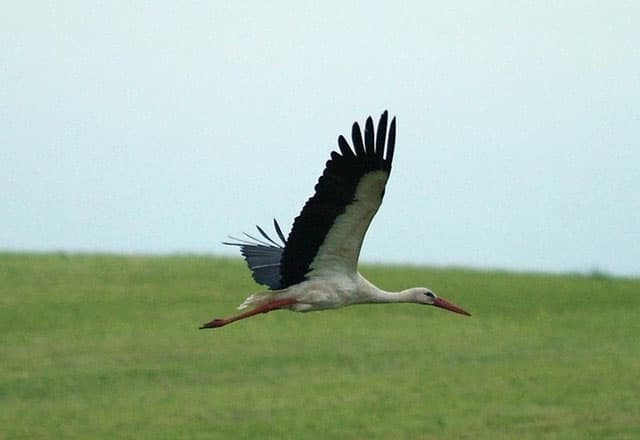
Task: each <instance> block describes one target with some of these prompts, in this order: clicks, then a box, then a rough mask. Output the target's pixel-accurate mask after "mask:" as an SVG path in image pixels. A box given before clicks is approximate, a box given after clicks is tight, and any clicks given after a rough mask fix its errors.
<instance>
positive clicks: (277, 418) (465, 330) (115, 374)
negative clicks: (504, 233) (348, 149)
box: [0, 254, 640, 439]
mask: <svg viewBox="0 0 640 440" xmlns="http://www.w3.org/2000/svg"><path fill="white" fill-rule="evenodd" d="M362 272H363V273H364V274H365V276H367V277H368V278H369V279H371V280H372V281H373V282H374V283H377V284H378V285H380V286H381V287H383V288H385V289H389V290H395V289H398V290H399V289H402V288H405V287H409V286H417V285H423V286H428V287H431V288H432V289H434V291H436V292H438V293H440V294H441V295H442V296H443V297H445V298H447V299H450V300H452V301H454V302H455V303H457V304H459V305H461V306H462V307H464V308H465V309H467V310H469V311H470V312H471V313H472V314H473V317H471V318H467V317H463V316H460V315H456V314H453V313H448V312H444V311H441V310H439V309H435V308H432V307H421V306H417V305H408V304H400V305H384V306H382V305H371V306H356V307H351V308H346V309H342V310H335V311H326V312H319V313H310V314H297V313H290V312H283V311H280V312H274V313H271V314H268V315H261V316H258V317H255V318H252V319H249V320H246V321H243V322H239V323H236V324H232V325H230V326H228V327H225V328H222V329H218V330H208V331H202V330H197V328H198V326H199V325H200V324H201V323H203V322H205V321H208V320H210V319H211V318H213V317H219V316H225V315H228V314H231V313H234V312H235V307H236V306H237V305H238V304H239V303H240V302H241V301H242V300H243V299H244V297H245V296H247V295H248V294H249V293H251V292H254V291H257V290H260V288H259V286H256V285H255V284H254V283H253V282H252V280H251V278H250V276H249V273H248V271H247V270H246V268H245V266H244V263H243V262H242V261H240V260H229V259H220V258H213V257H193V256H170V257H143V256H125V257H122V256H88V255H65V254H43V255H22V254H0V438H6V439H22V438H24V439H27V438H28V439H44V438H55V439H62V438H64V439H73V438H83V439H85V438H92V439H100V438H105V439H106V438H110V439H111V438H120V439H144V438H149V439H182V438H187V439H217V438H227V439H228V438H260V439H269V438H304V439H313V438H318V439H328V438H336V439H364V438H366V439H390V438H393V439H440V438H469V439H482V438H486V439H495V438H519V439H529V438H545V439H548V438H607V439H611V438H620V439H623V438H640V398H639V397H638V396H640V280H632V279H615V278H607V277H605V276H601V275H599V276H593V277H588V276H558V275H553V276H550V275H542V274H512V273H503V272H476V271H467V270H459V269H430V268H422V267H386V266H365V267H364V268H362Z"/></svg>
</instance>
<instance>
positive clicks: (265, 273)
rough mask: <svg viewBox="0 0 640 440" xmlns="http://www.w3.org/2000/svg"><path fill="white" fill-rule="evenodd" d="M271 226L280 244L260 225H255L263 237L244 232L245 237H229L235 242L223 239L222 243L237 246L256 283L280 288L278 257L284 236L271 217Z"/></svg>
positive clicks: (275, 288)
mask: <svg viewBox="0 0 640 440" xmlns="http://www.w3.org/2000/svg"><path fill="white" fill-rule="evenodd" d="M273 227H274V228H275V230H276V233H277V234H278V237H279V238H280V240H281V241H282V244H279V243H278V242H276V241H274V240H273V239H271V237H269V236H268V235H267V233H266V232H265V231H264V229H262V228H261V227H260V226H257V225H256V228H257V229H258V232H259V233H260V235H262V237H263V238H264V239H259V238H256V237H254V236H252V235H249V234H247V233H245V234H244V235H245V236H246V237H247V239H241V238H234V237H229V238H231V239H232V240H235V242H229V241H225V242H223V244H226V245H229V246H239V247H240V253H241V254H242V256H243V257H244V259H245V260H246V262H247V265H248V266H249V269H251V274H252V276H253V279H254V280H256V282H257V283H258V284H264V285H265V286H268V287H269V289H271V290H277V289H280V288H281V287H280V286H281V284H280V280H281V276H280V259H281V258H282V251H283V250H284V244H285V238H284V234H283V233H282V230H281V229H280V225H279V224H278V222H277V221H276V219H273Z"/></svg>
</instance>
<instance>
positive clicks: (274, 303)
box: [200, 299, 297, 329]
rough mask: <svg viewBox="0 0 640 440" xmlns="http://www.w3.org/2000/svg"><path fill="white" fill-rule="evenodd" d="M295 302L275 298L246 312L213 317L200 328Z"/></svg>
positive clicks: (226, 322)
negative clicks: (226, 316) (225, 316)
mask: <svg viewBox="0 0 640 440" xmlns="http://www.w3.org/2000/svg"><path fill="white" fill-rule="evenodd" d="M295 303H297V301H296V300H295V299H277V300H275V301H271V302H268V303H266V304H262V305H261V306H258V307H256V308H255V309H251V310H249V311H248V312H244V313H240V314H239V315H235V316H231V317H229V318H217V319H214V320H213V321H209V322H207V323H206V324H202V326H201V327H200V328H201V329H203V328H218V327H222V326H225V325H227V324H231V323H232V322H235V321H240V320H241V319H245V318H250V317H252V316H255V315H258V314H260V313H267V312H270V311H272V310H277V309H282V308H284V307H286V306H290V305H292V304H295Z"/></svg>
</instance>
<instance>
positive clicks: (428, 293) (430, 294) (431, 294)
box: [425, 292, 436, 299]
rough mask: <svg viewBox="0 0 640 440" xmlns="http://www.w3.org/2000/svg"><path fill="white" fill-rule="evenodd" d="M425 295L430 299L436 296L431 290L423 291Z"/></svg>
mask: <svg viewBox="0 0 640 440" xmlns="http://www.w3.org/2000/svg"><path fill="white" fill-rule="evenodd" d="M425 295H427V296H428V297H429V298H431V299H436V296H435V295H434V294H433V293H432V292H427V293H425Z"/></svg>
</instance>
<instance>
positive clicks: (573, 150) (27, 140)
mask: <svg viewBox="0 0 640 440" xmlns="http://www.w3.org/2000/svg"><path fill="white" fill-rule="evenodd" d="M10 3H15V5H14V4H10ZM308 3H310V2H189V3H186V2H158V1H154V2H84V1H83V2H80V1H78V2H50V3H48V2H28V1H27V2H19V4H18V2H5V3H3V5H2V6H0V187H1V188H2V191H0V249H2V250H13V251H25V250H33V251H71V252H76V251H80V252H117V253H140V252H141V253H162V254H164V253H173V252H194V253H207V254H224V255H236V252H237V249H234V248H231V249H228V248H225V247H224V246H223V245H221V244H220V241H221V240H223V239H225V238H226V236H227V235H229V234H230V235H238V234H240V233H241V232H242V231H247V232H252V230H253V228H254V225H255V224H256V223H258V224H262V225H264V226H268V227H269V230H271V225H270V222H271V219H272V218H273V217H277V218H278V219H279V220H280V223H281V224H282V226H283V229H285V233H286V232H288V230H289V227H290V225H291V222H292V220H293V218H294V217H295V216H296V215H297V214H298V211H299V209H300V208H301V206H302V205H303V203H304V202H305V200H306V199H307V198H308V197H309V196H311V195H312V193H313V186H314V184H315V182H316V180H317V178H318V176H319V175H320V173H321V172H322V169H323V167H324V162H325V161H326V160H327V159H328V156H329V152H330V151H331V150H332V149H335V148H336V147H337V144H336V139H337V136H338V135H339V134H341V133H344V134H348V133H349V132H350V127H351V124H352V122H353V121H354V120H358V121H361V122H362V121H364V119H365V118H366V117H367V116H368V115H369V114H372V115H374V117H375V118H377V117H378V116H379V114H380V113H381V112H382V111H383V110H384V109H389V111H390V113H391V114H393V115H396V116H397V117H398V124H399V132H398V140H397V148H396V156H395V162H394V169H393V172H392V175H391V179H390V181H389V184H388V186H387V192H386V197H385V201H384V203H383V205H382V207H381V209H380V211H379V213H378V215H377V217H376V218H375V219H374V222H373V224H372V227H371V228H370V230H369V234H368V236H367V239H366V241H365V246H364V249H363V253H362V259H363V260H364V261H366V262H380V263H412V264H420V265H421V264H427V265H437V266H446V265H456V266H468V267H474V268H501V269H515V270H533V271H554V272H566V271H580V272H589V271H591V270H596V269H597V270H600V271H604V272H607V273H612V274H618V275H635V276H637V275H640V44H639V42H640V31H639V30H638V23H640V2H635V1H630V2H616V1H614V2H600V1H594V2H588V1H576V2H572V1H564V2H512V1H505V2H475V1H467V2H408V3H407V2H405V3H402V4H400V3H395V2H371V1H368V2H357V3H352V2H342V1H340V2H330V1H329V2H327V1H325V2H320V3H315V4H314V5H313V6H309V5H308Z"/></svg>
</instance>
